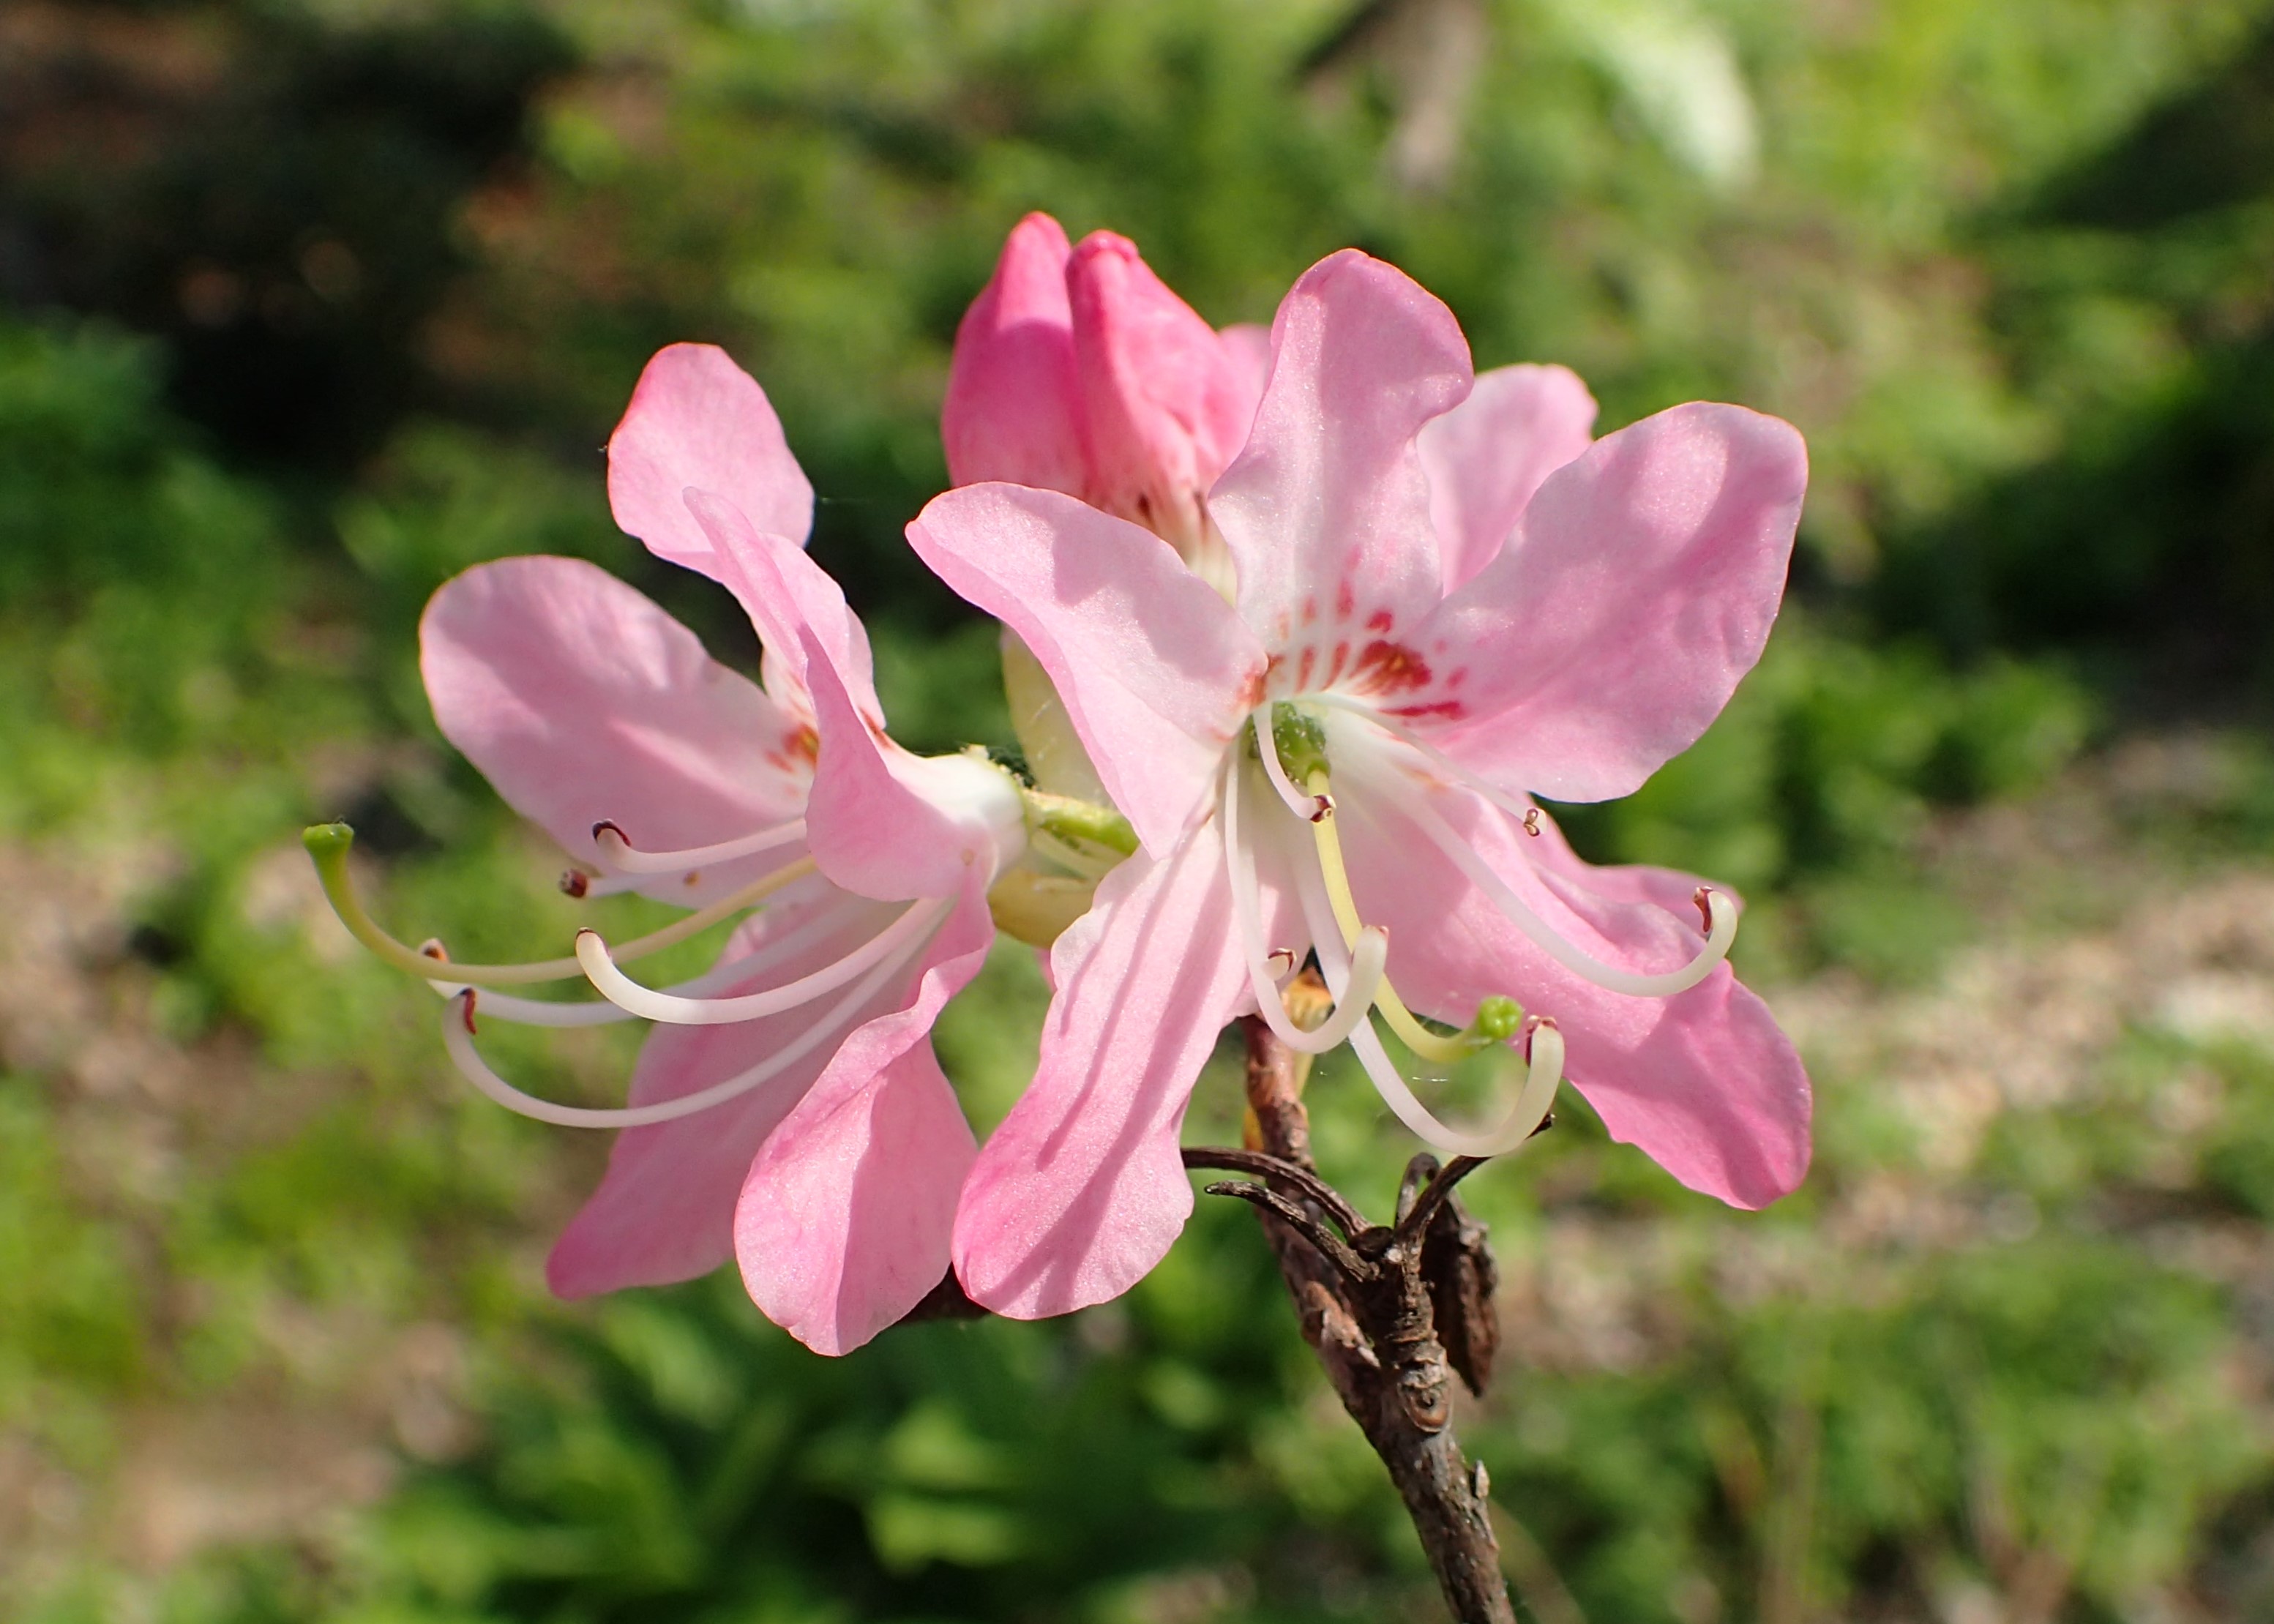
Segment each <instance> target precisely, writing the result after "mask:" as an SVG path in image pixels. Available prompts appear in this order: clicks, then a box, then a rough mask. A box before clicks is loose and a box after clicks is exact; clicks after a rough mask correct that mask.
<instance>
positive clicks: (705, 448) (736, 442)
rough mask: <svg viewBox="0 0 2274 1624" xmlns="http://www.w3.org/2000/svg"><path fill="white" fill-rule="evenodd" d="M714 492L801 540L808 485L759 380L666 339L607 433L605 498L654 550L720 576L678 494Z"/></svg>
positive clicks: (705, 351)
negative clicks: (612, 429)
mask: <svg viewBox="0 0 2274 1624" xmlns="http://www.w3.org/2000/svg"><path fill="white" fill-rule="evenodd" d="M689 485H697V486H699V487H700V488H702V489H704V490H705V491H715V492H718V493H719V495H720V496H722V497H724V498H725V499H726V500H728V501H730V502H732V503H733V504H734V506H735V507H736V508H740V509H741V510H742V512H743V514H744V515H747V516H748V517H749V521H750V523H752V524H753V525H755V526H757V528H758V529H759V530H763V531H764V532H766V533H767V534H769V535H773V536H781V537H786V538H788V539H789V540H790V541H791V542H793V543H796V544H800V545H802V544H803V542H804V540H805V538H806V537H807V535H808V534H809V533H810V532H811V530H812V529H813V486H812V485H809V483H807V480H806V477H805V472H804V470H802V469H801V468H799V467H798V465H797V459H796V458H795V457H794V456H792V455H790V450H789V445H788V442H787V441H786V440H784V439H783V438H782V429H781V419H780V418H779V417H775V416H774V409H773V405H772V402H769V401H768V400H767V399H766V392H765V391H764V389H761V388H760V387H758V385H757V380H755V379H753V378H752V377H751V376H750V375H749V373H748V372H744V371H743V370H742V368H741V367H739V366H737V365H734V361H733V360H732V359H730V358H729V357H728V356H727V352H726V351H725V350H721V349H719V347H718V346H717V345H715V344H673V345H671V346H669V347H668V348H666V349H664V350H658V351H657V352H656V355H655V357H654V359H652V360H651V361H650V362H649V363H648V364H647V369H646V370H645V371H644V372H641V374H640V380H639V387H637V388H636V389H634V390H633V391H632V401H631V404H630V405H629V406H628V407H626V408H625V409H624V417H623V421H622V422H621V423H619V424H618V425H616V432H615V433H614V434H613V435H612V436H610V437H609V440H608V504H609V506H610V507H611V508H614V510H615V515H616V523H618V524H619V525H621V526H622V527H623V529H624V530H625V531H626V532H627V533H629V534H630V535H633V536H636V537H638V538H640V539H641V540H642V541H644V542H645V543H646V544H647V546H648V551H649V552H651V553H654V554H656V556H658V557H659V558H666V559H669V560H671V561H672V562H673V563H674V564H683V565H685V566H686V567H687V568H689V569H692V570H697V571H699V572H700V573H702V574H704V575H709V576H710V577H711V578H712V580H714V581H715V580H718V579H719V578H720V577H719V566H718V564H717V562H716V561H715V560H713V559H712V556H711V551H712V542H711V538H709V537H707V536H706V535H704V532H703V530H702V528H701V527H700V526H699V525H697V523H695V521H694V519H693V517H692V516H691V515H689V513H688V511H687V505H686V503H685V502H683V501H681V500H680V492H682V491H684V490H686V489H687V487H688V486H689Z"/></svg>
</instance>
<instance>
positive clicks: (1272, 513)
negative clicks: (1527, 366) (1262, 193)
mask: <svg viewBox="0 0 2274 1624" xmlns="http://www.w3.org/2000/svg"><path fill="white" fill-rule="evenodd" d="M1271 342H1272V349H1273V354H1274V359H1273V363H1272V369H1271V381H1270V384H1269V387H1267V388H1266V389H1265V390H1264V392H1263V400H1262V402H1261V405H1260V406H1259V407H1258V408H1257V410H1256V413H1255V423H1254V427H1253V428H1252V429H1251V430H1250V431H1249V433H1248V437H1247V444H1246V449H1245V450H1243V451H1242V452H1241V453H1240V454H1239V460H1238V461H1236V462H1233V463H1232V465H1231V468H1229V469H1227V470H1225V472H1224V477H1223V478H1222V479H1220V480H1218V481H1217V482H1216V488H1215V490H1214V491H1212V492H1210V493H1209V515H1210V516H1211V517H1213V518H1214V519H1215V521H1216V525H1217V527H1218V528H1219V529H1220V530H1222V531H1223V532H1224V540H1225V542H1226V543H1227V544H1228V545H1230V547H1231V554H1232V557H1233V559H1234V560H1236V562H1237V564H1238V566H1239V612H1240V615H1241V618H1242V619H1244V620H1246V622H1247V623H1248V624H1249V625H1250V626H1252V627H1254V628H1255V630H1256V632H1257V633H1258V635H1261V638H1262V640H1263V643H1264V646H1265V647H1266V648H1267V649H1269V650H1270V651H1271V652H1272V653H1273V654H1274V655H1275V656H1277V657H1279V658H1282V659H1284V660H1287V661H1290V662H1297V663H1299V654H1300V651H1302V650H1309V651H1310V652H1311V653H1312V654H1313V657H1314V662H1315V668H1314V673H1313V674H1314V679H1315V680H1317V681H1319V682H1320V683H1321V684H1323V683H1325V682H1328V681H1331V680H1334V678H1333V676H1332V675H1331V674H1329V673H1330V672H1331V670H1332V668H1333V667H1334V666H1336V665H1338V664H1339V665H1341V666H1342V667H1344V669H1348V668H1350V667H1351V666H1352V665H1353V664H1354V663H1356V662H1358V661H1359V659H1360V658H1361V651H1362V650H1365V649H1366V648H1367V645H1368V644H1369V643H1396V642H1397V641H1398V640H1399V639H1400V638H1401V637H1402V636H1404V635H1410V634H1411V633H1412V630H1413V629H1414V628H1415V627H1417V626H1418V625H1419V622H1420V620H1422V618H1423V617H1424V616H1425V615H1426V614H1427V613H1428V611H1429V610H1430V608H1431V607H1432V606H1434V605H1435V603H1436V602H1437V599H1438V598H1439V596H1440V594H1441V591H1442V586H1441V576H1440V574H1439V567H1438V561H1437V554H1436V550H1435V548H1434V545H1432V543H1431V539H1430V529H1429V481H1428V478H1427V475H1426V474H1425V473H1424V472H1423V471H1422V465H1421V458H1420V454H1419V451H1418V450H1417V449H1416V447H1415V437H1416V436H1417V435H1419V433H1420V432H1421V428H1422V425H1424V424H1426V423H1427V422H1428V421H1429V420H1430V419H1431V418H1433V417H1438V416H1440V415H1442V413H1444V412H1445V411H1447V410H1449V409H1450V408H1451V407H1452V406H1453V405H1454V404H1455V403H1456V402H1458V401H1460V400H1461V399H1462V398H1463V397H1464V396H1465V395H1467V393H1468V390H1469V383H1470V375H1469V347H1468V343H1467V342H1466V341H1465V340H1464V339H1463V338H1462V336H1461V329H1460V327H1459V325H1458V324H1457V322H1455V321H1454V320H1453V313H1452V312H1450V311H1449V310H1447V309H1446V308H1445V306H1444V305H1442V304H1441V303H1440V302H1439V301H1438V300H1437V299H1436V298H1435V297H1434V296H1433V295H1431V294H1429V293H1428V292H1427V291H1425V290H1424V289H1422V288H1421V287H1420V286H1419V284H1417V283H1416V282H1413V281H1412V279H1411V278H1410V277H1408V276H1406V275H1405V274H1404V273H1402V272H1400V271H1398V270H1397V269H1396V268H1394V267H1390V266H1388V265H1384V264H1383V263H1382V261H1381V260H1379V259H1369V258H1367V256H1366V255H1365V254H1362V253H1360V252H1358V251H1357V250H1356V249H1344V251H1343V252H1340V253H1337V254H1334V255H1331V256H1330V257H1329V258H1327V259H1322V260H1321V261H1320V262H1319V263H1318V264H1316V265H1314V266H1313V267H1311V268H1310V269H1309V270H1307V271H1306V272H1304V273H1303V275H1302V277H1301V279H1300V280H1299V281H1298V282H1296V283H1295V285H1294V287H1293V288H1292V289H1290V290H1289V291H1288V294H1287V297H1286V298H1285V299H1284V300H1283V301H1282V302H1281V304H1280V306H1279V314H1278V318H1277V320H1276V321H1274V322H1273V324H1272V328H1271ZM1337 651H1339V659H1338V658H1337Z"/></svg>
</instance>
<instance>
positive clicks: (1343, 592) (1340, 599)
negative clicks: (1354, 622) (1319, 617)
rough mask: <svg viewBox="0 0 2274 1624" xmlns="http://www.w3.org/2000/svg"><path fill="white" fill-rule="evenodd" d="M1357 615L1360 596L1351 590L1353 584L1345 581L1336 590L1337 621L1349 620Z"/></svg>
mask: <svg viewBox="0 0 2274 1624" xmlns="http://www.w3.org/2000/svg"><path fill="white" fill-rule="evenodd" d="M1356 613H1358V594H1357V593H1355V592H1353V591H1352V590H1351V583H1349V582H1347V581H1345V582H1344V583H1342V584H1341V585H1340V586H1338V587H1337V588H1336V589H1335V619H1337V620H1349V619H1350V618H1351V616H1352V615H1354V614H1356Z"/></svg>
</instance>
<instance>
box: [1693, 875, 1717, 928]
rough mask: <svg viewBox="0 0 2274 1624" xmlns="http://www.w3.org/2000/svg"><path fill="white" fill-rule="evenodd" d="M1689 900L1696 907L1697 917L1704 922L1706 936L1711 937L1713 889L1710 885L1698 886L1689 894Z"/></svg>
mask: <svg viewBox="0 0 2274 1624" xmlns="http://www.w3.org/2000/svg"><path fill="white" fill-rule="evenodd" d="M1690 901H1692V902H1694V903H1696V904H1697V905H1698V918H1700V919H1702V920H1704V921H1706V935H1707V936H1712V935H1713V887H1712V886H1710V885H1700V886H1699V887H1698V889H1697V891H1694V892H1693V893H1691V895H1690Z"/></svg>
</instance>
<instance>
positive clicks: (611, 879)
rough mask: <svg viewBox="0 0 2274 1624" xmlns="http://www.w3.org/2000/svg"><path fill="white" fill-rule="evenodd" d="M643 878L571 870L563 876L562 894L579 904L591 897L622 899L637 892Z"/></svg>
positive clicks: (631, 875)
mask: <svg viewBox="0 0 2274 1624" xmlns="http://www.w3.org/2000/svg"><path fill="white" fill-rule="evenodd" d="M640 884H641V878H640V876H638V875H636V874H592V873H589V872H587V871H586V870H584V869H583V868H570V869H569V870H568V871H567V872H566V873H564V874H562V875H561V895H562V896H564V897H569V898H574V899H576V901H578V902H583V901H584V900H585V899H586V898H591V897H621V896H622V895H623V894H624V893H625V892H627V891H637V890H638V889H639V888H640Z"/></svg>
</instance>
